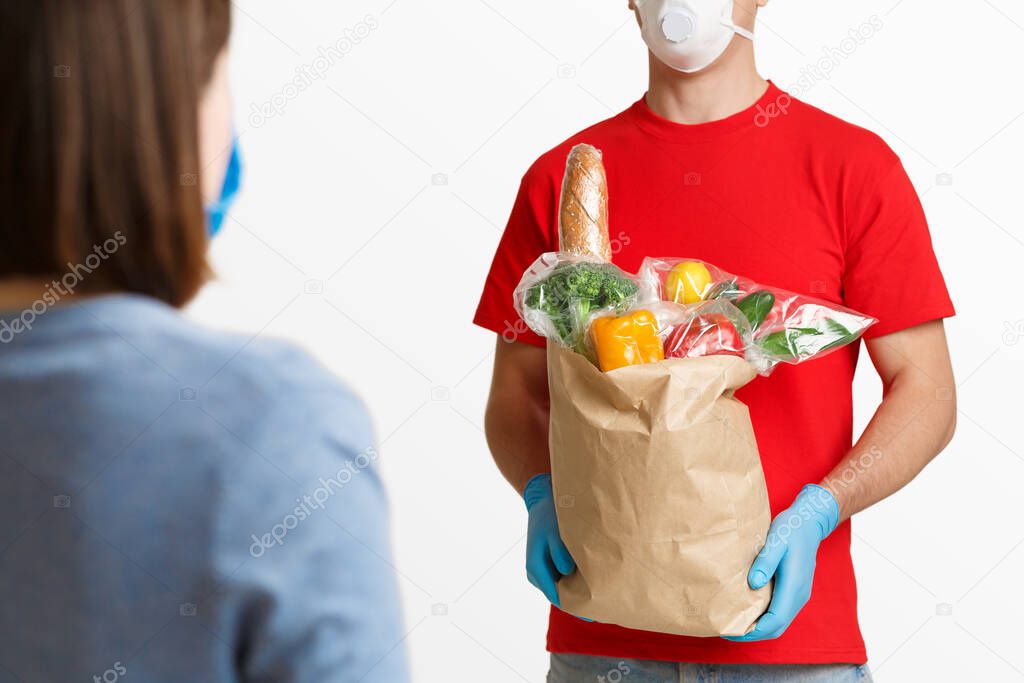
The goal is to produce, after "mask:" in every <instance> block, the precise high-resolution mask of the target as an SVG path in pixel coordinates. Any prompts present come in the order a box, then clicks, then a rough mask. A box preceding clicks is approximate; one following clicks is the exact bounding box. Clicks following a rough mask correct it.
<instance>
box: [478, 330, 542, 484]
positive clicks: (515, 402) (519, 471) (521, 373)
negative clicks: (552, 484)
mask: <svg viewBox="0 0 1024 683" xmlns="http://www.w3.org/2000/svg"><path fill="white" fill-rule="evenodd" d="M548 412H549V402H548V371H547V354H546V353H545V351H544V349H542V348H539V347H537V346H532V345H530V344H524V343H522V342H511V343H509V342H506V341H504V340H503V339H502V338H501V336H500V335H499V336H498V341H497V347H496V348H495V352H494V375H493V378H492V380H491V393H490V397H489V398H488V401H487V412H486V415H485V417H484V429H485V431H486V433H487V444H488V446H490V449H491V455H492V456H493V457H494V462H495V463H497V465H498V469H499V470H501V473H502V475H504V477H505V479H507V480H508V482H509V483H510V484H512V486H513V487H515V489H516V491H518V492H519V493H520V494H521V493H523V489H525V488H526V484H527V482H529V481H530V479H531V478H533V477H534V476H535V475H537V474H543V473H545V472H550V471H551V461H550V458H549V455H548Z"/></svg>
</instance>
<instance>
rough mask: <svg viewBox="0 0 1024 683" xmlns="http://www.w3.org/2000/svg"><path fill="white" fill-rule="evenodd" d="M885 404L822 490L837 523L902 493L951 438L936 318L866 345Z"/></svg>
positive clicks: (951, 403)
mask: <svg viewBox="0 0 1024 683" xmlns="http://www.w3.org/2000/svg"><path fill="white" fill-rule="evenodd" d="M867 348H868V353H870V354H871V360H872V362H873V363H874V365H875V369H876V370H877V371H878V374H879V376H880V377H881V378H882V385H883V395H882V403H881V405H880V406H879V407H878V409H877V410H876V411H875V414H874V416H873V417H872V418H871V422H870V423H869V424H868V426H867V429H865V430H864V433H863V434H862V435H861V437H860V439H859V440H858V441H857V444H856V445H855V446H854V448H853V450H852V451H850V453H849V455H848V456H847V457H846V458H845V459H844V460H843V461H842V462H840V463H839V464H838V465H837V466H836V467H835V469H833V470H832V472H831V473H829V475H828V476H827V477H825V480H824V481H823V482H822V483H821V485H822V486H823V487H824V488H826V489H828V490H829V491H830V492H831V493H832V495H833V496H835V499H836V501H837V502H838V503H839V521H840V522H842V521H843V520H845V519H848V518H849V517H851V516H852V515H854V514H856V513H858V512H860V511H861V510H864V509H865V508H868V507H870V506H872V505H874V504H875V503H877V502H878V501H880V500H882V499H883V498H886V497H888V496H890V495H892V494H893V493H895V492H896V491H898V490H900V489H901V488H903V487H904V486H905V485H906V484H907V483H909V482H910V480H912V479H913V478H914V477H916V476H917V475H918V473H920V472H921V470H923V469H924V467H925V465H927V464H928V463H929V462H931V460H932V458H934V457H935V456H936V455H938V454H939V453H940V452H941V451H942V449H943V448H945V447H946V445H947V444H948V443H949V442H950V439H952V438H953V431H954V429H955V427H956V384H955V383H954V380H953V368H952V365H951V363H950V359H949V348H948V347H947V345H946V333H945V329H944V328H943V324H942V321H941V320H936V321H933V322H929V323H925V324H923V325H917V326H915V327H911V328H909V329H906V330H902V331H900V332H894V333H893V334H887V335H885V336H884V337H878V338H877V339H871V340H868V341H867Z"/></svg>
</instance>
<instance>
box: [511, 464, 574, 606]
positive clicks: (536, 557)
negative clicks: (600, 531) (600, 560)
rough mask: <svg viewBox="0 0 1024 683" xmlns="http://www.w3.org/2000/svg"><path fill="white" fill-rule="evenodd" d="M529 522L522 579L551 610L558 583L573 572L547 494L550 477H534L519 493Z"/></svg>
mask: <svg viewBox="0 0 1024 683" xmlns="http://www.w3.org/2000/svg"><path fill="white" fill-rule="evenodd" d="M523 500H524V501H526V510H527V511H528V512H529V515H530V521H529V524H528V526H527V534H526V576H527V578H528V579H530V583H532V584H533V585H534V586H536V587H537V588H539V589H540V591H541V592H542V593H543V594H544V596H545V597H546V598H547V599H548V600H550V601H551V604H553V605H554V606H555V607H559V606H560V605H559V603H558V588H557V584H558V580H559V579H561V578H562V577H563V576H566V575H567V574H572V573H573V572H574V571H576V563H575V562H573V559H572V555H570V554H569V549H568V548H566V547H565V544H564V543H562V537H561V536H560V535H559V533H558V518H557V517H556V516H555V499H554V495H553V494H552V492H551V475H550V474H538V475H537V476H535V477H533V478H532V479H530V481H529V482H528V483H527V484H526V488H525V489H524V490H523Z"/></svg>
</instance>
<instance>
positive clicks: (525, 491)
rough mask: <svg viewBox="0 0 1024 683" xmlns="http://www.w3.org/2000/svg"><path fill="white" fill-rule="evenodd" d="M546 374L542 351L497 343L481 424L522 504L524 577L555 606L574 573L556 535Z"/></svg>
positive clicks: (496, 457)
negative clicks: (524, 515)
mask: <svg viewBox="0 0 1024 683" xmlns="http://www.w3.org/2000/svg"><path fill="white" fill-rule="evenodd" d="M549 408H550V405H549V399H548V372H547V354H546V353H545V351H544V349H541V348H538V347H536V346H531V345H529V344H524V343H521V342H513V343H511V344H510V343H508V342H505V341H504V340H502V338H501V337H500V336H499V337H498V346H497V349H496V350H495V354H494V379H493V380H492V384H491V396H490V399H489V400H488V401H487V414H486V417H485V418H484V426H485V431H486V432H487V443H488V445H489V446H490V447H491V455H493V456H494V462H496V463H497V464H498V469H499V470H501V473H502V474H503V475H505V478H506V479H508V481H509V483H510V484H512V486H513V487H515V489H516V491H518V492H519V493H520V494H522V496H523V500H524V501H525V502H526V509H527V512H528V515H529V520H528V523H527V531H526V577H527V578H528V579H529V580H530V583H532V584H533V585H534V586H536V587H537V588H539V589H540V591H541V592H542V593H544V596H545V597H546V598H547V599H548V600H549V601H550V602H551V603H552V604H553V605H555V606H558V605H559V600H558V581H559V580H560V579H561V578H562V577H563V576H565V575H566V574H571V573H572V572H574V571H575V570H576V563H575V562H573V559H572V555H570V554H569V550H568V549H567V548H566V547H565V544H564V543H563V542H562V537H561V535H560V534H559V532H558V516H557V515H556V514H555V500H554V495H553V493H552V490H551V475H550V474H549V473H550V472H551V459H550V455H549V453H548V414H549Z"/></svg>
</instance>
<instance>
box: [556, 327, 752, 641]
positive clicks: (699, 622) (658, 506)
mask: <svg viewBox="0 0 1024 683" xmlns="http://www.w3.org/2000/svg"><path fill="white" fill-rule="evenodd" d="M754 376H755V372H754V370H753V368H752V367H751V366H750V365H749V364H748V363H747V362H746V361H744V360H743V359H741V358H737V357H733V356H707V357H704V358H676V359H670V360H667V361H664V362H661V363H653V364H650V365H637V366H632V367H626V368H621V369H619V370H614V371H612V372H609V373H603V372H601V371H600V370H598V369H597V368H596V367H594V366H593V365H592V364H591V363H590V362H589V361H588V360H587V359H586V358H584V357H583V356H581V355H579V354H577V353H575V352H573V351H571V350H569V349H565V348H563V347H561V346H559V345H557V344H549V345H548V381H549V385H550V392H551V434H550V446H551V469H552V482H553V487H554V495H555V502H556V506H557V511H558V524H559V529H560V531H561V534H562V539H563V540H564V541H565V544H566V546H567V547H568V548H569V552H570V553H572V556H573V558H574V559H575V560H576V566H577V570H576V572H574V573H573V574H571V575H569V576H566V577H563V578H562V580H561V581H559V583H558V594H559V597H560V599H561V603H562V609H564V610H566V611H568V612H570V613H572V614H575V615H578V616H582V617H586V618H588V619H592V620H595V621H599V622H603V623H611V624H619V625H621V626H626V627H628V628H634V629H642V630H646V631H657V632H660V633H674V634H679V635H688V636H720V635H742V634H743V633H746V632H747V631H749V630H750V629H751V628H752V627H753V624H754V622H755V621H756V619H757V618H758V617H759V616H760V615H761V614H762V613H763V612H764V611H765V609H766V608H767V607H768V602H769V600H770V598H771V587H770V586H765V587H764V588H762V589H760V590H757V591H754V590H751V589H750V587H749V586H748V585H747V572H748V570H749V569H750V565H751V563H752V562H753V561H754V557H755V555H756V554H757V552H758V550H760V548H761V546H762V544H763V543H764V540H765V536H766V534H767V532H768V525H769V524H770V523H771V512H770V510H769V507H768V492H767V489H766V488H765V483H764V474H763V472H762V471H761V459H760V457H759V456H758V452H757V443H756V441H755V439H754V431H753V428H752V427H751V424H750V416H749V414H748V412H747V407H746V406H745V405H743V404H742V403H741V402H740V401H738V400H736V399H735V398H733V392H734V391H735V390H736V389H738V388H740V387H742V386H743V385H744V384H746V383H747V382H749V381H750V380H751V379H753V378H754Z"/></svg>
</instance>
